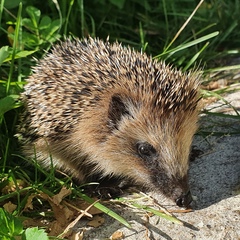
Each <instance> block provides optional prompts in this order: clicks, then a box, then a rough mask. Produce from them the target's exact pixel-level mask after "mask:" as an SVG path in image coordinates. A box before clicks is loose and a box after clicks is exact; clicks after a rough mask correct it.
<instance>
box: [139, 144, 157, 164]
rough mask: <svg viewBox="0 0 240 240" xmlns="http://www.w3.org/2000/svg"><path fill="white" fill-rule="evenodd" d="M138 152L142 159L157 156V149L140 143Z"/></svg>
mask: <svg viewBox="0 0 240 240" xmlns="http://www.w3.org/2000/svg"><path fill="white" fill-rule="evenodd" d="M137 151H138V154H139V156H140V157H141V158H143V159H146V160H147V159H149V158H152V157H154V156H155V155H156V153H157V151H156V149H155V148H154V147H153V146H152V145H151V144H149V143H138V144H137Z"/></svg>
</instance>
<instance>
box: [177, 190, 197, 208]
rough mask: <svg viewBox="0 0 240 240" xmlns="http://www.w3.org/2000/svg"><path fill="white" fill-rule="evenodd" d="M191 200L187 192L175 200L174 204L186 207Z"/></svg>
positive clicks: (189, 193) (190, 195)
mask: <svg viewBox="0 0 240 240" xmlns="http://www.w3.org/2000/svg"><path fill="white" fill-rule="evenodd" d="M192 200H193V199H192V194H191V192H190V191H188V192H187V193H186V194H182V195H181V196H180V197H179V198H177V200H176V204H177V205H178V206H179V207H188V206H189V204H190V203H191V202H192Z"/></svg>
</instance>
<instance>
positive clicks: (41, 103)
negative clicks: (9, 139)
mask: <svg viewBox="0 0 240 240" xmlns="http://www.w3.org/2000/svg"><path fill="white" fill-rule="evenodd" d="M198 85H199V75H198V74H196V73H189V74H185V73H182V72H181V71H178V70H176V69H173V68H171V67H169V66H166V65H165V64H164V63H163V62H160V63H158V62H156V61H153V60H152V59H151V58H150V57H148V56H146V55H145V54H141V53H138V52H135V51H133V50H131V49H130V48H124V47H122V46H121V45H120V44H118V43H114V44H112V45H111V44H109V43H108V42H105V43H104V42H102V41H100V40H96V39H85V40H83V41H81V42H80V41H79V40H75V41H72V42H71V41H70V40H68V41H66V42H65V43H61V44H60V45H57V46H55V48H54V49H53V51H52V53H50V54H48V55H47V56H46V57H45V58H44V59H43V60H41V61H40V62H39V64H38V65H37V66H36V67H35V68H34V73H33V75H32V76H30V77H29V79H28V84H27V85H26V87H25V93H24V96H23V98H24V101H25V103H26V110H25V113H24V115H23V120H22V122H23V123H22V125H21V127H20V132H21V133H22V135H23V138H24V139H25V142H24V145H25V146H24V152H25V154H26V155H28V156H30V157H33V156H34V150H33V149H34V147H35V149H36V152H37V159H38V160H39V161H41V162H43V164H44V165H45V166H49V165H50V161H51V160H50V159H52V161H53V163H54V165H55V166H57V167H58V168H60V169H63V170H65V171H67V172H69V173H70V174H73V175H74V176H75V177H77V178H78V179H79V180H80V181H84V180H86V179H87V177H89V176H91V175H93V174H96V173H100V174H101V175H102V176H107V175H111V176H119V177H124V178H126V179H130V180H131V181H133V182H135V183H137V184H139V185H142V186H146V187H147V188H149V189H154V190H157V191H159V192H162V193H164V194H165V195H166V196H168V197H170V198H172V199H175V200H176V199H177V198H178V197H179V196H180V195H181V194H183V193H185V192H186V191H188V184H187V172H188V157H189V151H190V147H191V143H192V138H193V135H194V133H195V131H196V129H197V120H198V100H199V96H198ZM138 143H144V144H145V143H148V144H150V145H151V147H153V148H154V150H151V151H152V152H151V154H153V156H151V157H149V158H148V157H147V156H146V155H144V157H143V158H142V157H141V156H140V155H139V150H138V149H137V147H136V146H138V145H137V144H138ZM144 146H145V145H144ZM146 159H147V160H146Z"/></svg>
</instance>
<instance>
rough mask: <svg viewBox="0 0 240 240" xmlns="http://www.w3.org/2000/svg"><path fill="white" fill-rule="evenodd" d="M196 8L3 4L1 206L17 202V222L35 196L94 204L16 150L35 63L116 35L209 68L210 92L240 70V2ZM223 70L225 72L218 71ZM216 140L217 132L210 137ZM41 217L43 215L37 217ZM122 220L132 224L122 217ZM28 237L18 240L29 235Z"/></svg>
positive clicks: (215, 1)
mask: <svg viewBox="0 0 240 240" xmlns="http://www.w3.org/2000/svg"><path fill="white" fill-rule="evenodd" d="M196 5H197V4H196V3H195V1H190V0H178V1H173V0H170V1H166V0H161V1H160V0H159V1H157V0H142V1H134V0H131V1H127V0H99V1H84V0H70V1H65V0H59V1H56V0H52V1H50V0H49V1H41V2H39V1H37V0H24V1H20V0H12V1H4V0H2V1H1V3H0V39H1V42H0V66H1V68H0V166H1V167H0V179H1V181H0V190H1V192H2V196H1V197H0V203H1V205H3V204H6V203H8V202H9V201H12V203H13V204H16V208H15V209H14V210H12V211H11V212H12V214H13V216H17V217H19V216H25V217H26V215H27V214H29V212H31V211H29V209H28V208H29V205H30V203H29V201H30V197H31V196H33V195H32V194H36V193H38V194H39V196H36V197H34V198H32V204H33V206H35V207H36V208H42V207H43V206H44V204H45V203H46V202H47V204H48V205H51V204H52V202H51V201H50V200H46V199H44V197H43V196H45V195H44V194H47V195H48V196H49V197H50V198H52V197H53V196H55V195H57V194H59V192H60V191H61V189H63V188H64V187H66V188H67V189H77V190H74V191H73V193H72V194H71V196H70V197H69V200H72V199H75V198H79V197H81V198H83V199H84V198H85V200H88V201H90V202H91V203H92V200H89V199H88V197H84V195H83V194H82V190H81V187H79V186H75V185H74V183H73V182H72V181H71V179H69V178H68V177H66V176H65V177H62V178H57V177H56V176H55V171H54V169H52V170H51V172H50V173H49V172H46V171H45V170H44V169H42V168H41V166H39V165H38V164H37V163H35V164H34V165H33V167H32V168H31V169H30V170H29V167H28V166H26V164H25V160H24V159H23V156H21V154H20V153H19V152H18V150H17V149H18V148H17V147H18V146H17V141H16V138H15V137H14V134H15V126H16V123H17V121H18V115H19V112H20V111H21V104H22V103H21V101H19V94H20V93H21V92H22V91H23V86H24V84H25V83H26V82H25V80H26V78H27V76H28V75H29V74H30V73H31V66H33V65H35V63H36V60H35V59H40V58H42V57H43V56H44V54H45V53H46V52H47V51H48V50H49V49H50V48H51V46H52V45H53V44H54V43H55V42H57V41H58V40H59V39H64V38H66V37H67V36H70V35H71V36H77V37H80V38H82V37H85V36H89V35H90V36H92V37H99V38H102V39H106V38H107V37H108V36H109V39H110V41H114V40H116V39H117V40H118V41H120V42H123V44H125V45H130V46H132V47H134V48H135V49H137V50H141V49H142V51H145V52H147V53H148V54H151V55H152V56H154V58H156V59H162V60H165V61H167V62H168V63H171V64H174V65H175V66H177V67H178V68H182V69H183V70H188V69H191V68H194V67H195V66H200V67H201V68H204V76H205V79H206V80H205V82H204V83H203V85H208V84H209V82H210V81H212V79H211V77H210V76H211V75H213V74H214V75H215V76H216V74H220V75H221V76H223V73H224V74H226V73H229V74H231V72H230V71H232V70H239V68H240V66H239V65H234V66H227V65H225V62H224V61H225V60H226V59H232V58H235V57H238V56H239V44H240V42H239V41H240V40H239V39H240V32H239V31H238V28H239V23H240V17H239V11H240V3H239V1H238V0H231V1H226V0H208V1H201V3H200V4H199V7H198V8H196ZM223 64H224V66H223V67H219V65H220V66H221V65H223ZM228 76H229V75H228ZM216 79H217V77H216ZM238 82H239V80H232V81H231V83H230V84H231V85H230V86H229V84H228V85H227V87H225V89H221V90H219V89H216V90H214V91H208V90H204V91H203V95H204V96H205V97H209V96H214V97H216V98H219V99H222V94H224V93H226V92H228V91H234V90H239V84H238V85H237V84H236V83H238ZM234 84H235V85H234ZM226 104H229V103H226ZM206 113H207V114H216V113H211V112H206ZM236 113H237V112H236ZM218 116H220V117H227V118H229V117H231V118H237V119H238V120H239V115H236V116H230V115H226V114H219V113H218ZM210 133H211V132H210V130H209V132H204V134H210ZM234 133H239V132H237V131H235V132H234ZM216 134H219V133H216ZM220 134H222V133H220ZM73 186H74V188H73ZM95 205H96V204H95ZM97 205H99V206H100V208H102V210H103V211H104V212H109V211H110V210H109V209H108V208H105V206H102V205H101V204H100V203H97ZM58 207H59V206H55V208H58ZM140 208H143V207H142V206H140ZM27 209H28V211H26V210H27ZM38 214H39V213H37V211H36V212H35V217H37V216H38ZM110 214H112V215H114V214H115V213H114V212H111V213H110ZM53 215H54V212H53ZM2 216H3V215H2ZM4 216H5V215H4ZM6 218H7V217H6ZM115 218H118V220H119V221H122V223H123V224H125V225H127V224H128V223H126V222H124V221H125V220H123V219H120V218H119V216H115ZM12 221H14V220H12ZM20 229H21V231H22V228H21V227H20ZM21 231H18V232H17V234H22V232H21ZM14 236H15V235H14V232H13V235H12V237H13V238H14ZM6 239H8V238H6ZM9 239H10V238H9Z"/></svg>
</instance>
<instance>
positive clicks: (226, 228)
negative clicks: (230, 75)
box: [78, 92, 240, 240]
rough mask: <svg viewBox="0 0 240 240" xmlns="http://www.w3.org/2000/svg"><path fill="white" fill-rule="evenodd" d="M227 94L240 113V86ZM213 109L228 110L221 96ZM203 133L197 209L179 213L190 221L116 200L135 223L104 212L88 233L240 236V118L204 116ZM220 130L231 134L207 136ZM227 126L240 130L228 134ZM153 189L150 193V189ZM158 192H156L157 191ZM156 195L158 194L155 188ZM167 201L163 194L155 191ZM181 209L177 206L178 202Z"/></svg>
mask: <svg viewBox="0 0 240 240" xmlns="http://www.w3.org/2000/svg"><path fill="white" fill-rule="evenodd" d="M226 99H227V100H228V101H230V102H231V104H232V105H233V106H235V108H236V109H237V111H238V112H239V113H240V92H238V93H232V94H229V95H228V96H227V97H226ZM209 108H212V109H214V110H213V111H214V112H222V111H224V112H227V113H230V114H236V113H233V112H232V111H231V112H229V110H230V108H229V107H228V106H226V105H225V106H223V105H222V103H221V102H217V103H214V104H211V106H210V107H209ZM201 130H202V133H200V135H197V136H196V138H195V140H194V144H193V145H194V146H195V148H196V149H198V150H201V151H202V153H201V155H200V156H199V157H197V158H195V160H194V161H193V162H191V165H190V185H191V190H192V194H193V195H194V197H195V202H194V209H195V210H194V212H190V213H178V214H175V215H176V216H177V217H178V218H179V219H181V220H182V221H184V222H185V223H186V224H185V226H181V225H178V224H173V223H171V222H169V221H167V220H165V219H162V218H159V217H157V216H152V217H148V215H147V214H145V213H144V212H143V211H139V210H133V209H130V208H127V207H118V206H111V208H112V209H114V210H115V211H116V212H118V213H119V214H120V215H121V216H123V217H124V218H126V219H127V220H128V221H129V222H130V223H131V224H132V227H133V229H128V228H126V227H123V225H121V224H120V223H119V222H117V221H115V220H113V219H112V218H110V217H108V216H106V215H104V216H103V217H104V219H105V223H104V224H103V225H101V226H100V227H98V228H92V227H86V226H85V224H86V223H85V222H84V221H80V222H79V226H78V227H79V229H80V230H81V229H85V232H84V237H83V239H109V238H110V236H111V235H112V234H113V233H114V232H115V231H117V230H118V231H120V232H121V233H122V236H124V237H123V238H118V239H126V240H134V239H141V240H145V239H146V240H150V239H151V240H155V239H156V240H157V239H159V240H160V239H167V240H170V239H174V240H175V239H201V240H205V239H206V240H208V239H209V240H211V239H212V240H221V239H224V240H225V239H226V240H228V239H234V240H235V239H236V240H237V239H240V121H239V119H231V118H221V117H215V116H211V117H210V116H202V118H201ZM215 130H217V131H218V132H219V131H222V132H225V133H226V134H224V135H220V136H213V135H209V136H207V137H206V136H204V135H203V133H204V132H206V131H208V132H212V131H215ZM228 132H235V133H236V132H238V134H229V133H228ZM150 194H151V193H150ZM152 194H153V193H152ZM153 195H154V194H153ZM154 197H155V198H157V200H158V201H159V203H161V204H162V202H163V206H164V201H162V198H161V196H154ZM176 209H177V207H176Z"/></svg>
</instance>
